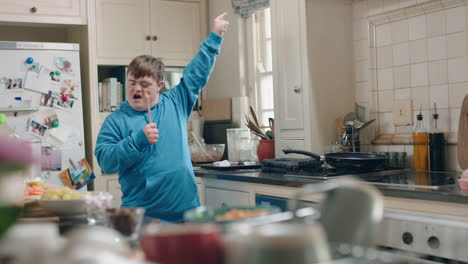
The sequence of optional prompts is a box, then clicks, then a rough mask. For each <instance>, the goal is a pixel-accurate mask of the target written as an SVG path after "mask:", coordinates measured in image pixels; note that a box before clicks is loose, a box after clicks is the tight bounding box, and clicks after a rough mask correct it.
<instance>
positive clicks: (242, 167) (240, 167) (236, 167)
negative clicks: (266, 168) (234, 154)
mask: <svg viewBox="0 0 468 264" xmlns="http://www.w3.org/2000/svg"><path fill="white" fill-rule="evenodd" d="M199 166H200V167H201V168H204V169H210V170H224V171H225V170H247V169H260V168H261V167H262V164H254V165H234V166H226V167H222V166H215V165H213V164H200V165H199Z"/></svg>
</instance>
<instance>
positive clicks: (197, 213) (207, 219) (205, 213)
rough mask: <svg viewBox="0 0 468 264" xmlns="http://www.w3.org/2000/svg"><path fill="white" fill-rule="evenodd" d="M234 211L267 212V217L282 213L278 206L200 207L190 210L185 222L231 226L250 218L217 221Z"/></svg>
mask: <svg viewBox="0 0 468 264" xmlns="http://www.w3.org/2000/svg"><path fill="white" fill-rule="evenodd" d="M233 209H236V210H262V209H263V210H266V211H267V215H270V214H276V213H279V212H281V209H280V208H279V207H276V206H221V207H210V206H200V207H197V208H194V209H191V210H188V211H186V212H185V213H184V218H185V221H187V222H196V223H212V222H217V223H221V224H229V223H234V222H240V221H243V220H246V219H249V218H253V217H249V218H243V219H239V220H233V221H216V218H217V217H218V216H220V215H223V214H225V213H227V212H229V211H231V210H233Z"/></svg>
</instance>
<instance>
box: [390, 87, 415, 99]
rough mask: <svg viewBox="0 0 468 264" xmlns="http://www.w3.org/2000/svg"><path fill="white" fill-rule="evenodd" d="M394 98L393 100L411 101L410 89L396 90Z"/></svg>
mask: <svg viewBox="0 0 468 264" xmlns="http://www.w3.org/2000/svg"><path fill="white" fill-rule="evenodd" d="M394 96H395V100H401V99H411V89H410V88H405V89H396V90H395V95H394Z"/></svg>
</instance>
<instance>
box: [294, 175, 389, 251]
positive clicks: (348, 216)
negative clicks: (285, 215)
mask: <svg viewBox="0 0 468 264" xmlns="http://www.w3.org/2000/svg"><path fill="white" fill-rule="evenodd" d="M320 192H325V194H326V196H325V198H324V199H323V200H322V201H321V202H320V217H319V222H320V223H321V224H322V226H323V227H324V229H325V232H326V234H327V238H328V240H329V242H338V243H346V244H348V245H356V244H358V245H365V246H374V245H375V241H376V238H377V236H376V235H377V234H378V233H379V232H378V231H379V226H380V223H381V221H382V218H383V198H382V195H381V194H380V192H379V191H378V190H377V189H376V188H375V187H373V186H371V185H369V184H365V183H362V182H360V181H358V180H356V179H353V178H350V177H344V178H340V179H337V180H334V181H327V182H325V183H320V184H307V185H304V186H302V188H301V189H300V190H299V191H298V192H297V193H296V194H295V195H294V199H292V200H289V201H288V208H289V209H290V210H291V211H292V212H297V208H298V201H300V200H301V198H303V196H304V195H308V194H314V193H320Z"/></svg>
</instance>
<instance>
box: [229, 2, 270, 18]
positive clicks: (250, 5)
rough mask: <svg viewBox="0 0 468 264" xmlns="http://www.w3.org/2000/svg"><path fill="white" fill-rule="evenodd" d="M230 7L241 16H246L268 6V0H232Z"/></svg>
mask: <svg viewBox="0 0 468 264" xmlns="http://www.w3.org/2000/svg"><path fill="white" fill-rule="evenodd" d="M232 7H234V9H236V12H237V13H239V14H240V15H241V16H242V17H248V16H250V15H252V14H255V13H257V12H259V11H261V10H263V9H265V8H268V7H270V0H232Z"/></svg>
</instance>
